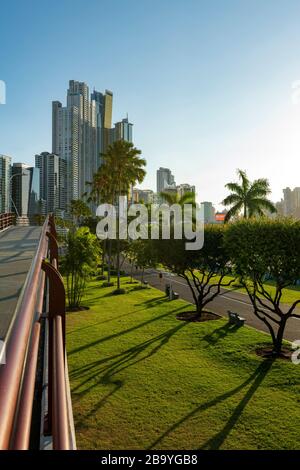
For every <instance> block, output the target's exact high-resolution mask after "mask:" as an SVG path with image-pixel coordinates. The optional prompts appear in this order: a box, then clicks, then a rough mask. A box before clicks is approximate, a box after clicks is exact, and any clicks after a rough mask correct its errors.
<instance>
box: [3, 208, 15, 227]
mask: <svg viewBox="0 0 300 470" xmlns="http://www.w3.org/2000/svg"><path fill="white" fill-rule="evenodd" d="M14 223H15V214H13V213H12V212H5V213H4V214H0V232H1V230H4V229H5V228H7V227H10V226H11V225H14Z"/></svg>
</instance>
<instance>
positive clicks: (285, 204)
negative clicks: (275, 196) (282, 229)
mask: <svg viewBox="0 0 300 470" xmlns="http://www.w3.org/2000/svg"><path fill="white" fill-rule="evenodd" d="M276 207H277V210H278V213H279V214H280V215H283V216H286V217H295V218H296V219H300V188H299V187H296V188H294V189H291V188H285V189H283V199H282V200H281V201H280V202H279V203H277V204H276Z"/></svg>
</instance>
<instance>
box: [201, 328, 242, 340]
mask: <svg viewBox="0 0 300 470" xmlns="http://www.w3.org/2000/svg"><path fill="white" fill-rule="evenodd" d="M239 329H240V327H239V326H238V325H232V324H230V323H226V324H225V325H223V326H220V328H216V329H215V330H213V331H212V332H211V333H210V334H209V335H206V336H203V338H202V339H203V340H204V341H207V342H208V343H209V344H211V345H214V344H216V343H217V342H218V341H219V340H221V339H223V338H225V336H227V335H228V334H231V333H236V332H237V331H238V330H239Z"/></svg>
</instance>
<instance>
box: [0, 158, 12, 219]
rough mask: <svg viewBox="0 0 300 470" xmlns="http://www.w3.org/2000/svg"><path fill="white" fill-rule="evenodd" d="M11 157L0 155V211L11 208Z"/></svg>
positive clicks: (6, 210)
mask: <svg viewBox="0 0 300 470" xmlns="http://www.w3.org/2000/svg"><path fill="white" fill-rule="evenodd" d="M10 183H11V157H8V156H7V155H0V213H3V212H10V210H11V195H10V194H11V184H10Z"/></svg>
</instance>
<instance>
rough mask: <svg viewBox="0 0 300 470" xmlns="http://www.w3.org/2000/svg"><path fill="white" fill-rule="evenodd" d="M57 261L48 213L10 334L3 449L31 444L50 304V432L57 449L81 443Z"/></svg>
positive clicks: (0, 370) (1, 389) (3, 378)
mask: <svg viewBox="0 0 300 470" xmlns="http://www.w3.org/2000/svg"><path fill="white" fill-rule="evenodd" d="M48 259H50V262H49V261H47V260H48ZM57 266H58V249H57V241H56V231H55V225H54V220H53V217H51V216H49V217H47V219H46V221H45V223H44V225H43V227H42V232H41V236H40V240H39V244H38V248H37V251H36V254H35V257H34V259H33V261H32V264H31V268H30V271H29V272H28V276H27V279H26V282H25V284H24V288H23V291H22V293H21V296H20V300H19V303H18V306H17V310H16V312H15V316H14V320H13V322H12V325H11V328H10V330H9V333H8V336H7V338H6V364H4V365H1V366H0V449H28V448H29V441H30V434H31V420H32V410H33V400H34V390H35V383H36V377H37V362H38V351H39V345H40V342H41V341H44V335H42V334H41V316H42V312H43V305H47V306H48V312H44V313H46V325H47V328H48V331H49V339H48V342H47V344H48V348H47V350H46V351H45V355H46V363H47V366H48V403H47V409H48V416H47V420H46V422H47V429H46V433H47V435H48V436H50V438H51V437H52V443H53V449H74V448H75V445H76V444H75V438H74V434H73V433H72V429H73V417H72V412H70V410H71V406H70V403H69V402H68V397H69V396H70V394H69V390H68V380H67V377H66V370H67V367H66V362H65V361H66V359H65V358H66V352H65V290H64V285H63V282H62V278H61V276H60V274H59V272H58V270H57ZM39 373H41V372H40V371H39ZM41 419H42V420H44V416H41Z"/></svg>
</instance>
